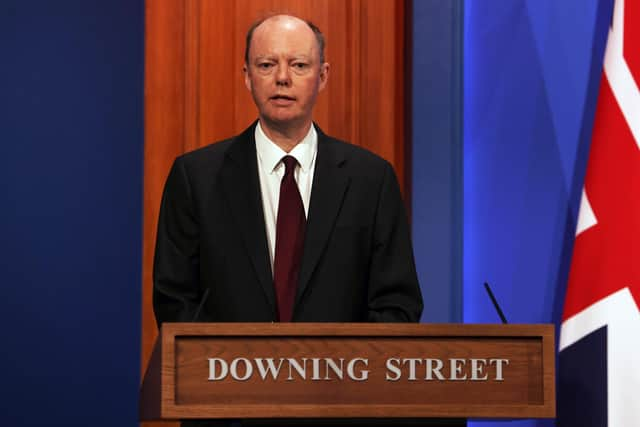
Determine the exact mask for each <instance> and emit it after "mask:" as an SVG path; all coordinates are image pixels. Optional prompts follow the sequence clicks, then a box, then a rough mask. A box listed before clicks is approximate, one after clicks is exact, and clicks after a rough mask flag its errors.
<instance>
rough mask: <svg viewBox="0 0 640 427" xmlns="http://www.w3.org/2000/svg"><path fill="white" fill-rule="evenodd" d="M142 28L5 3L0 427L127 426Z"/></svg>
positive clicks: (109, 9) (117, 12)
mask: <svg viewBox="0 0 640 427" xmlns="http://www.w3.org/2000/svg"><path fill="white" fill-rule="evenodd" d="M143 29H144V3H143V1H142V0H135V1H132V0H104V1H91V2H89V1H84V0H75V1H71V0H64V1H46V0H42V1H35V0H30V1H25V0H3V1H2V2H1V3H0V52H1V53H2V57H3V58H2V61H1V65H0V140H1V143H0V159H2V166H1V167H0V182H1V184H0V185H1V188H2V190H1V191H0V197H1V200H2V201H1V203H0V207H1V208H0V236H2V237H0V239H1V241H2V245H0V260H1V261H0V263H1V264H0V278H1V279H0V280H2V295H1V297H0V301H1V303H0V324H1V325H2V336H1V338H0V342H1V344H0V345H1V346H2V350H1V351H0V369H1V370H2V373H1V375H2V387H0V394H1V395H0V401H1V402H3V405H2V409H1V410H0V424H1V425H3V426H11V427H14V426H82V427H86V426H105V427H106V426H109V427H111V426H134V425H136V422H137V390H138V382H139V370H140V351H139V348H140V304H141V301H140V300H141V298H140V283H141V247H142V238H141V234H142V231H141V222H142V166H143V165H142V162H143V158H142V153H143V61H144V53H143V49H144V46H143V34H144V30H143ZM6 402H9V403H10V404H9V405H5V404H4V403H6Z"/></svg>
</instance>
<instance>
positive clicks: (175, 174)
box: [153, 123, 422, 324]
mask: <svg viewBox="0 0 640 427" xmlns="http://www.w3.org/2000/svg"><path fill="white" fill-rule="evenodd" d="M254 128H255V123H254V124H253V125H252V126H251V127H249V128H248V129H247V130H245V131H244V132H243V133H242V134H240V135H238V136H236V137H234V138H231V139H228V140H225V141H222V142H219V143H217V144H212V145H209V146H207V147H204V148H201V149H199V150H196V151H193V152H190V153H187V154H185V155H183V156H181V157H179V158H177V159H176V161H175V163H174V164H173V167H172V169H171V172H170V173H169V177H168V178H167V183H166V186H165V190H164V195H163V198H162V206H161V209H160V218H159V223H158V235H157V242H156V253H155V261H154V292H153V304H154V310H155V315H156V319H157V321H158V324H160V323H162V322H178V321H192V320H195V319H194V317H195V316H196V312H197V311H198V309H197V308H198V306H199V304H200V302H201V300H202V297H203V295H204V292H205V290H206V289H209V294H208V295H207V298H206V300H205V301H204V305H203V309H202V311H201V312H200V314H199V315H198V319H197V320H199V321H212V322H270V321H274V320H275V319H276V296H275V290H274V285H273V280H272V274H271V268H270V262H269V254H268V249H267V237H266V232H265V225H264V215H263V208H262V200H261V194H260V185H259V177H258V166H257V158H256V148H255V140H254ZM316 128H317V127H316ZM421 312H422V297H421V294H420V288H419V285H418V281H417V278H416V271H415V265H414V260H413V252H412V248H411V243H410V235H409V227H408V224H407V219H406V214H405V209H404V206H403V203H402V200H401V197H400V191H399V188H398V183H397V180H396V177H395V174H394V172H393V169H392V167H391V165H390V164H389V163H388V162H386V161H385V160H383V159H381V158H379V157H377V156H376V155H374V154H372V153H370V152H369V151H366V150H364V149H362V148H359V147H356V146H354V145H351V144H347V143H344V142H341V141H338V140H336V139H334V138H331V137H329V136H327V135H325V134H324V133H322V131H320V130H319V129H318V153H317V157H316V166H315V173H314V177H313V186H312V192H311V202H310V206H309V213H308V217H307V228H306V234H305V242H304V252H303V258H302V265H301V269H300V274H299V283H298V290H297V294H296V298H295V304H294V310H293V321H297V322H367V321H368V322H416V321H418V320H419V318H420V314H421Z"/></svg>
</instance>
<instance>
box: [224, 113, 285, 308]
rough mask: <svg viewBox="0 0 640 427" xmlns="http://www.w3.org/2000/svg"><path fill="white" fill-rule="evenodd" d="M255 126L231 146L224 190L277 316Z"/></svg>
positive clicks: (228, 151)
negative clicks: (259, 175) (260, 183)
mask: <svg viewBox="0 0 640 427" xmlns="http://www.w3.org/2000/svg"><path fill="white" fill-rule="evenodd" d="M254 129H255V123H254V124H253V126H251V127H249V128H248V129H247V130H245V131H244V132H243V133H242V134H240V135H238V136H237V137H236V138H235V139H234V141H233V142H232V143H231V145H230V146H229V149H228V150H227V153H226V158H225V164H224V166H223V168H222V176H221V177H222V187H223V189H224V193H225V196H226V198H227V200H228V202H229V206H230V207H231V212H232V215H233V218H234V220H235V221H236V223H237V226H238V232H239V235H240V237H241V239H242V241H243V243H244V246H245V248H246V249H247V253H248V255H249V258H250V259H251V263H252V264H253V267H254V269H255V272H256V275H257V276H258V279H259V281H260V285H261V286H262V289H263V290H264V293H265V295H266V297H267V300H268V301H269V304H270V305H271V308H272V309H273V311H274V313H275V307H276V302H275V301H276V299H275V291H274V286H273V279H272V275H271V266H270V262H269V250H268V246H267V236H266V231H265V224H264V211H263V208H262V196H261V193H260V185H259V181H258V180H259V177H258V164H257V157H256V148H255V147H256V145H255V136H254Z"/></svg>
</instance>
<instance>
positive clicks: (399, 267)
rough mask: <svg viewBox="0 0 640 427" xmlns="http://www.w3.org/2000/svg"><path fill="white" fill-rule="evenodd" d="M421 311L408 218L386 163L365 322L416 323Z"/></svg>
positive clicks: (378, 209)
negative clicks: (366, 319)
mask: <svg viewBox="0 0 640 427" xmlns="http://www.w3.org/2000/svg"><path fill="white" fill-rule="evenodd" d="M422 308H423V304H422V294H421V292H420V285H419V284H418V278H417V274H416V267H415V262H414V258H413V249H412V247H411V236H410V233H409V224H408V222H407V215H406V212H405V208H404V204H403V202H402V197H401V195H400V188H399V186H398V181H397V179H396V176H395V173H394V171H393V168H392V167H391V165H390V164H389V163H386V162H385V171H384V177H383V179H382V184H381V186H380V192H379V197H378V206H377V210H376V219H375V226H374V236H373V254H372V259H371V267H370V272H369V293H368V321H369V322H418V321H419V320H420V315H421V314H422Z"/></svg>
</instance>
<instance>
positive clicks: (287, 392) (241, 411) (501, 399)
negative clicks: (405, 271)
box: [162, 324, 555, 418]
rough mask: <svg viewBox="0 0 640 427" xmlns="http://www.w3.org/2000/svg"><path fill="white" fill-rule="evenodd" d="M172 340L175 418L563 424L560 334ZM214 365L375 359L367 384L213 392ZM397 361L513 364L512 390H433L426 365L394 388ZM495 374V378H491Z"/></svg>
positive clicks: (282, 328) (371, 327)
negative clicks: (558, 419)
mask: <svg viewBox="0 0 640 427" xmlns="http://www.w3.org/2000/svg"><path fill="white" fill-rule="evenodd" d="M162 337H163V339H162V345H163V349H164V350H163V356H164V357H163V362H162V375H163V384H162V413H163V416H164V417H167V418H172V417H173V418H178V417H179V418H199V417H231V418H233V417H244V418H251V417H257V418H270V417H273V418H282V417H314V418H315V417H382V418H403V417H490V418H522V417H525V418H529V417H554V416H555V378H554V370H555V367H554V363H555V360H554V359H553V357H552V358H550V359H549V358H548V355H552V356H553V354H554V327H553V325H462V324H457V325H403V324H396V325H378V324H167V325H165V327H164V328H163V333H162ZM209 357H220V358H223V359H225V360H229V361H230V360H232V359H233V358H236V357H245V358H252V357H274V358H278V357H293V358H297V359H298V360H301V359H302V358H303V357H307V358H312V357H320V358H324V357H330V358H334V359H338V358H340V357H342V358H344V359H346V360H350V359H352V358H355V357H366V358H367V359H368V360H369V365H368V367H367V369H368V370H369V373H370V374H369V378H368V380H367V381H353V380H349V379H347V378H345V379H344V380H337V379H336V378H335V376H334V378H332V379H331V380H330V381H309V380H308V379H307V380H301V379H300V378H299V377H296V378H293V380H287V378H286V376H284V377H278V378H277V379H275V380H274V379H272V378H267V380H265V381H262V380H260V379H259V378H258V375H257V374H254V376H252V377H251V378H250V379H248V380H247V381H237V380H233V379H231V378H227V379H225V380H221V381H219V382H218V381H216V382H211V381H208V380H207V377H208V373H209V371H208V362H207V360H208V358H209ZM389 357H398V358H409V357H413V358H421V359H424V358H439V359H449V358H461V359H469V358H482V359H489V358H507V359H509V360H510V362H509V364H508V366H505V367H504V380H503V381H492V380H490V379H489V380H488V381H425V379H424V377H425V372H426V370H425V368H424V365H418V367H417V369H416V380H415V381H411V380H408V379H407V375H408V372H409V371H408V369H407V367H406V366H405V367H404V368H403V375H404V379H402V380H399V381H396V382H390V381H386V380H385V378H384V374H385V373H386V369H385V365H384V362H385V360H386V359H388V358H389ZM361 368H362V366H361ZM468 368H469V366H468V365H466V368H465V370H464V371H463V373H466V374H467V375H468V374H469V371H468ZM241 372H244V371H243V370H242V368H241ZM443 372H446V367H445V370H444V371H443ZM485 372H486V373H488V374H489V376H490V377H491V375H492V370H491V368H486V369H485ZM494 373H495V372H494ZM294 376H295V375H294ZM445 376H446V374H445Z"/></svg>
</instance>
